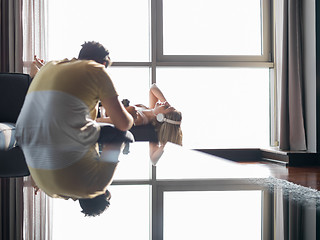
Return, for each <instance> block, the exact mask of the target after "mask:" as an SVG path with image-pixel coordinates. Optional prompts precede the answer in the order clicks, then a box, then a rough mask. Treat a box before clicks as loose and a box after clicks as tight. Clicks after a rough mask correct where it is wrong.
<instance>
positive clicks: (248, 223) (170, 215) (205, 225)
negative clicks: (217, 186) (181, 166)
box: [163, 191, 262, 240]
mask: <svg viewBox="0 0 320 240" xmlns="http://www.w3.org/2000/svg"><path fill="white" fill-rule="evenodd" d="M235 199H236V201H235ZM163 202H164V227H163V229H164V231H163V236H164V237H163V239H166V240H176V239H184V240H189V239H190V240H191V239H192V240H193V239H202V240H206V239H221V240H224V239H225V240H229V239H246V240H250V239H251V240H257V239H261V217H262V216H261V191H221V192H219V191H212V192H211V191H208V192H199V191H198V192H196V191H194V192H165V193H164V201H163Z"/></svg>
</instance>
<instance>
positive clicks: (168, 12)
mask: <svg viewBox="0 0 320 240" xmlns="http://www.w3.org/2000/svg"><path fill="white" fill-rule="evenodd" d="M260 12H261V10H260V1H257V0H241V1H239V0H223V1H221V0H163V53H164V55H261V16H260Z"/></svg>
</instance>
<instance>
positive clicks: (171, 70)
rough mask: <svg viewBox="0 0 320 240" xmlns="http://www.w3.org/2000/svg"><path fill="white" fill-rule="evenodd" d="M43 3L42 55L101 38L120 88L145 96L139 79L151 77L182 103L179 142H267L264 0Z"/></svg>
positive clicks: (62, 53)
mask: <svg viewBox="0 0 320 240" xmlns="http://www.w3.org/2000/svg"><path fill="white" fill-rule="evenodd" d="M48 6H49V11H48V16H49V17H48V58H49V59H48V60H51V59H62V58H65V57H67V58H72V57H77V55H78V51H79V49H80V47H81V44H82V43H83V42H84V41H91V40H95V41H99V42H101V43H102V44H104V45H105V46H106V47H107V48H108V49H109V50H110V57H111V59H112V61H113V62H114V63H113V66H112V67H111V68H110V69H109V70H108V71H109V72H110V75H111V77H112V79H113V81H114V82H115V85H116V87H117V90H118V92H119V93H120V97H122V98H129V99H130V101H131V102H132V103H143V104H146V105H147V104H148V102H147V101H148V88H149V86H150V85H151V84H152V83H157V84H158V85H159V86H160V88H162V89H163V91H164V93H165V95H166V96H167V97H168V100H169V101H170V103H171V104H172V105H174V106H176V108H177V109H179V110H181V112H182V114H183V121H182V129H183V133H184V140H183V144H184V146H185V147H187V148H246V147H265V146H268V145H269V143H270V135H272V134H270V133H272V131H273V129H271V128H270V122H272V118H270V117H269V116H270V106H272V104H270V93H271V92H272V91H271V90H270V87H269V86H271V85H272V82H271V80H270V79H272V78H271V77H270V72H271V71H270V69H271V68H272V67H273V63H272V54H271V52H272V48H271V42H272V41H271V39H272V36H271V31H270V25H271V24H270V21H271V20H270V1H269V0H243V1H238V0H224V1H220V0H197V1H195V0H117V1H112V0H92V1H85V0H69V1H63V0H54V1H53V0H50V1H49V5H48ZM271 110H272V109H271Z"/></svg>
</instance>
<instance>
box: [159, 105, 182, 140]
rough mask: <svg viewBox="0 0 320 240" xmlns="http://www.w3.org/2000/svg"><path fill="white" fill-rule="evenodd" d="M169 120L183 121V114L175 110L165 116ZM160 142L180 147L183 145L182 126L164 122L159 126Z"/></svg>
mask: <svg viewBox="0 0 320 240" xmlns="http://www.w3.org/2000/svg"><path fill="white" fill-rule="evenodd" d="M165 117H166V118H167V119H170V120H173V121H181V120H182V115H181V112H179V111H177V110H175V111H173V112H170V113H167V114H166V115H165ZM156 129H157V134H158V140H159V142H160V143H161V144H166V143H167V142H172V143H175V144H178V145H182V130H181V126H180V124H172V123H168V122H162V123H158V124H157V127H156Z"/></svg>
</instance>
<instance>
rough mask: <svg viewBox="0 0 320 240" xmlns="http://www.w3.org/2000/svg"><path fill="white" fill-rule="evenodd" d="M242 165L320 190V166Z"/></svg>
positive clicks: (257, 163)
mask: <svg viewBox="0 0 320 240" xmlns="http://www.w3.org/2000/svg"><path fill="white" fill-rule="evenodd" d="M241 164H248V165H249V164H250V165H256V166H259V167H263V168H266V169H268V170H269V171H270V176H272V177H275V178H278V179H283V180H287V181H289V182H292V183H295V184H298V185H301V186H304V187H309V188H313V189H316V190H320V166H314V167H288V166H285V165H282V164H276V163H271V162H242V163H241Z"/></svg>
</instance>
